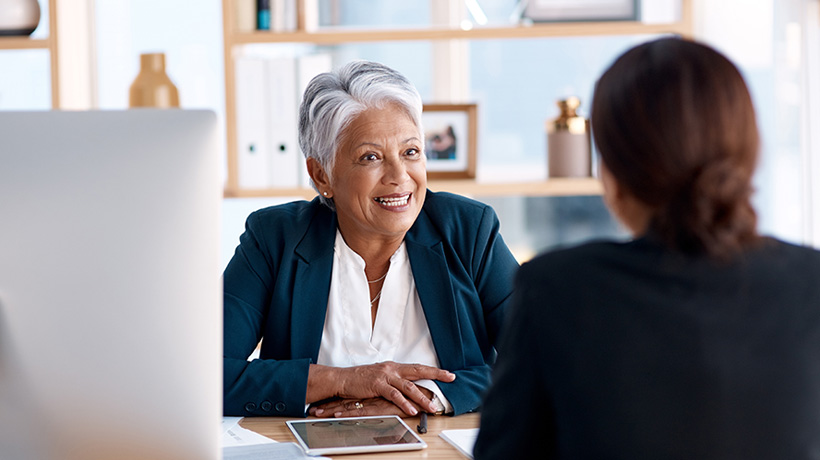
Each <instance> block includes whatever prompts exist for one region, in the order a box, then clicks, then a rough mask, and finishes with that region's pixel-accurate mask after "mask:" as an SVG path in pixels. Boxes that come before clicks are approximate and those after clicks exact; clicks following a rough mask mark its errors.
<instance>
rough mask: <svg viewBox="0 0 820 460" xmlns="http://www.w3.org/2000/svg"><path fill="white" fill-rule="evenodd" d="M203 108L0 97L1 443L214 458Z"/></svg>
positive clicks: (50, 454)
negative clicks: (28, 104) (64, 105)
mask: <svg viewBox="0 0 820 460" xmlns="http://www.w3.org/2000/svg"><path fill="white" fill-rule="evenodd" d="M216 129H217V125H216V118H215V115H214V114H213V113H212V112H208V111H183V110H152V109H139V110H131V111H91V112H59V111H51V112H0V457H2V458H3V459H7V458H8V459H37V460H41V459H61V460H79V459H82V460H96V459H137V458H139V459H148V458H150V459H196V460H202V459H217V458H219V456H220V449H219V437H220V432H219V430H220V428H219V426H220V419H221V404H222V357H221V355H222V353H221V350H222V324H221V318H222V307H221V305H222V304H221V284H220V273H219V270H220V265H219V263H220V262H219V239H218V238H219V228H220V223H219V211H220V206H221V190H220V189H221V179H220V166H219V154H218V151H217V149H216V140H217V138H216Z"/></svg>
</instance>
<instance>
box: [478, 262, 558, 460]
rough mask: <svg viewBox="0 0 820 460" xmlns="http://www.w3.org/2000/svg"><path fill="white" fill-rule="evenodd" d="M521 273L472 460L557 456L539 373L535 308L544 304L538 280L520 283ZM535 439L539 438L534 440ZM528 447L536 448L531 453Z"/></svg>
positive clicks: (550, 411) (538, 319)
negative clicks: (473, 459)
mask: <svg viewBox="0 0 820 460" xmlns="http://www.w3.org/2000/svg"><path fill="white" fill-rule="evenodd" d="M527 268H528V267H527V266H526V265H525V266H524V267H523V268H522V269H521V273H520V274H519V278H518V282H517V283H516V288H515V295H514V301H513V304H512V305H511V306H510V312H509V317H508V319H507V324H505V325H504V332H503V334H502V337H501V343H500V344H499V349H498V361H497V362H496V364H495V367H494V368H493V385H492V387H491V388H490V390H489V392H488V393H487V395H486V398H485V401H484V405H483V406H482V408H481V429H480V431H479V434H478V439H477V440H476V444H475V448H474V452H473V455H474V458H475V459H476V460H482V459H497V458H545V459H546V458H555V457H556V455H555V448H556V438H555V425H554V422H553V416H554V414H553V411H554V409H553V405H552V403H551V401H550V400H549V398H548V396H547V394H546V388H547V387H546V384H545V383H544V382H543V378H542V374H541V372H540V369H541V367H540V366H542V365H544V359H545V358H544V357H543V355H541V354H539V350H540V349H541V348H543V344H542V343H539V342H540V340H539V337H538V334H539V331H541V330H542V329H541V328H539V327H538V324H542V323H543V318H542V317H539V315H537V314H536V312H535V309H536V308H537V307H539V306H540V305H542V304H543V298H544V297H543V295H544V292H543V290H542V289H541V288H542V286H539V285H538V284H537V283H539V282H540V281H539V280H537V279H536V280H530V281H525V282H523V283H522V282H521V279H522V278H523V276H522V275H525V272H526V271H527ZM534 440H538V442H535V441H534ZM532 446H538V448H537V450H533V447H532Z"/></svg>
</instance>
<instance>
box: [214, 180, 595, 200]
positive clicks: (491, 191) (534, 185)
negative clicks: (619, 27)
mask: <svg viewBox="0 0 820 460" xmlns="http://www.w3.org/2000/svg"><path fill="white" fill-rule="evenodd" d="M427 188H429V189H430V190H432V191H434V192H443V191H446V192H453V193H458V194H460V195H467V196H473V197H481V196H583V195H600V194H601V193H603V187H602V185H601V182H600V181H599V180H598V179H593V178H583V179H548V180H544V181H538V182H485V183H482V182H476V181H474V180H462V179H454V180H431V181H428V182H427ZM225 196H226V197H228V198H258V197H267V196H280V197H296V198H304V199H306V200H311V199H313V197H315V196H316V192H315V191H314V190H313V189H308V188H271V189H256V190H239V191H237V192H234V193H229V192H227V191H226V192H225Z"/></svg>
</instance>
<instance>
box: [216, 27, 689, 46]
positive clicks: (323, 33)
mask: <svg viewBox="0 0 820 460" xmlns="http://www.w3.org/2000/svg"><path fill="white" fill-rule="evenodd" d="M662 33H674V34H680V35H688V34H690V33H691V31H690V29H689V27H688V26H687V25H686V24H685V23H670V24H644V23H642V22H635V21H617V22H616V21H610V22H569V23H543V24H533V25H530V26H514V27H476V28H472V29H469V30H465V29H454V28H435V27H426V28H416V29H352V28H344V29H330V28H325V29H322V30H320V31H317V32H305V31H295V32H268V31H256V32H245V33H236V34H233V36H231V37H230V40H231V41H232V44H233V45H243V44H251V43H315V44H321V45H338V44H342V43H350V42H371V41H406V40H498V39H511V38H512V39H515V38H549V37H580V36H584V37H587V36H599V35H639V34H662ZM227 39H228V37H226V40H227Z"/></svg>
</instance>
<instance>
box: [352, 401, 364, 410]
mask: <svg viewBox="0 0 820 460" xmlns="http://www.w3.org/2000/svg"><path fill="white" fill-rule="evenodd" d="M353 407H355V408H356V409H359V410H361V409H364V404H362V403H361V401H356V402H355V403H353Z"/></svg>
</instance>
